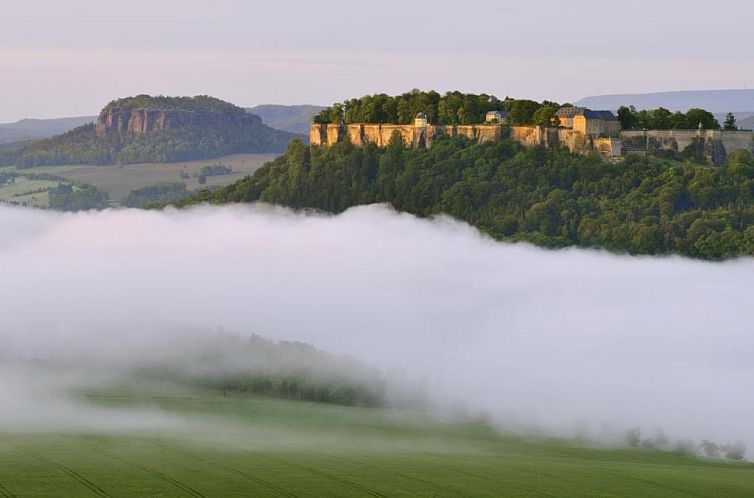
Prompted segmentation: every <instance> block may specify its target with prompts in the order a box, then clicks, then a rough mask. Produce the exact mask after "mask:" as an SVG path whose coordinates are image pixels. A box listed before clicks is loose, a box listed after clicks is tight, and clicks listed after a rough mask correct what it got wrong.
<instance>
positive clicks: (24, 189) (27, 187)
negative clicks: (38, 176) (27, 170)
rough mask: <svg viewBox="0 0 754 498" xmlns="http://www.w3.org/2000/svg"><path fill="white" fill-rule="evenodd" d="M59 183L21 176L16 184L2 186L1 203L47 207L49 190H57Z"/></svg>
mask: <svg viewBox="0 0 754 498" xmlns="http://www.w3.org/2000/svg"><path fill="white" fill-rule="evenodd" d="M59 183H60V182H55V181H48V180H30V179H28V178H25V177H22V176H19V177H17V178H16V179H15V183H13V184H9V185H3V186H0V202H6V203H13V204H19V205H24V204H25V205H27V206H33V207H47V206H48V204H49V200H50V197H49V194H48V192H47V189H50V188H55V187H57V186H58V184H59Z"/></svg>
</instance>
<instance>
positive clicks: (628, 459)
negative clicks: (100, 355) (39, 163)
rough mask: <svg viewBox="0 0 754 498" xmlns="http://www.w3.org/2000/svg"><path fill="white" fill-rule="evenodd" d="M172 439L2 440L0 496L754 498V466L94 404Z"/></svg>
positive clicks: (361, 415) (408, 420) (283, 409)
mask: <svg viewBox="0 0 754 498" xmlns="http://www.w3.org/2000/svg"><path fill="white" fill-rule="evenodd" d="M88 401H90V402H93V403H95V404H96V406H99V407H108V408H110V409H116V408H117V409H129V408H130V409H132V408H135V407H149V408H151V409H152V410H154V409H159V410H160V413H163V414H172V415H175V416H180V417H183V418H184V419H185V421H186V423H187V424H188V425H187V426H184V427H182V428H179V427H177V428H176V429H175V430H169V431H168V430H161V431H159V432H156V431H153V432H142V433H141V434H140V435H135V434H128V435H127V434H126V433H118V432H117V430H116V431H115V432H112V433H109V434H106V433H99V434H88V435H84V434H77V433H75V432H70V431H65V432H63V431H56V432H54V433H52V432H51V433H47V434H45V433H36V434H33V435H32V434H19V433H9V432H3V433H0V496H5V497H9V496H17V497H23V496H194V497H202V496H204V497H210V496H212V497H215V496H217V497H233V496H239V497H240V496H289V497H293V496H302V497H304V496H310V497H319V496H347V497H357V496H376V497H385V496H427V497H430V496H448V497H457V496H459V497H462V496H517V497H535V496H573V497H588V496H595V497H596V496H614V497H618V496H620V497H646V496H661V497H681V496H695V497H699V496H719V497H736V496H741V497H744V496H749V497H750V496H754V466H753V465H750V464H734V463H725V462H717V461H704V460H700V459H696V458H693V457H688V456H682V455H676V454H670V453H661V452H654V451H649V450H638V449H636V450H628V449H622V450H618V449H612V450H610V449H600V448H586V447H578V446H575V445H571V444H568V443H567V442H564V441H557V440H550V439H522V438H519V437H514V436H506V435H503V434H500V433H498V432H497V431H495V430H493V429H492V428H490V427H488V426H486V425H484V424H481V423H460V422H451V421H448V420H438V419H430V418H428V417H425V416H422V415H418V414H409V413H401V412H391V411H387V410H378V409H363V408H347V407H337V406H330V405H316V404H311V403H303V402H291V401H278V400H269V399H260V398H251V397H241V396H228V397H225V396H222V395H221V394H220V393H206V392H204V393H196V392H186V391H184V392H176V391H174V390H171V391H170V392H169V395H165V393H164V392H163V393H159V392H152V393H151V394H148V393H145V392H142V393H134V392H132V393H126V392H121V393H120V394H118V395H96V396H89V397H88Z"/></svg>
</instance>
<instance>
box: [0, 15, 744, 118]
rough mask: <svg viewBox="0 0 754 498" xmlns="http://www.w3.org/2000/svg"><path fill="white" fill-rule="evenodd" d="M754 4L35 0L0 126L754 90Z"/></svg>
mask: <svg viewBox="0 0 754 498" xmlns="http://www.w3.org/2000/svg"><path fill="white" fill-rule="evenodd" d="M752 24H754V3H752V2H751V1H750V0H717V1H715V2H709V1H701V0H683V1H681V0H660V1H658V0H634V1H631V2H625V3H622V4H620V3H610V2H607V3H606V2H604V0H571V1H568V2H565V1H562V0H541V1H539V2H536V3H532V2H506V1H501V0H476V1H475V2H467V3H463V2H460V3H459V2H455V1H454V2H449V1H446V0H434V1H432V2H426V1H414V2H407V1H405V0H379V1H377V0H307V1H299V0H293V1H277V2H249V1H246V0H215V1H213V2H206V1H204V0H181V1H178V0H149V1H147V0H132V1H130V2H127V3H117V2H115V3H114V2H103V1H101V0H98V1H95V0H69V1H66V2H59V1H53V0H26V1H23V2H4V3H3V5H2V7H0V122H7V121H13V120H16V119H19V118H23V117H59V116H66V115H88V114H95V113H97V112H98V111H99V109H100V108H101V107H102V106H103V105H104V104H105V103H106V102H107V101H109V100H111V99H113V98H115V97H120V96H125V95H130V94H137V93H152V94H156V93H162V94H168V95H177V94H181V95H187V94H211V95H215V96H218V97H221V98H225V99H227V100H230V101H232V102H234V103H237V104H239V105H255V104H261V103H285V104H293V103H312V104H329V103H332V102H333V101H336V100H342V99H344V98H349V97H353V96H360V95H363V94H366V93H373V92H377V91H384V92H388V93H398V92H402V91H405V90H408V89H411V88H413V87H418V88H422V89H430V88H434V89H437V90H440V91H443V90H449V89H461V90H466V91H475V92H482V91H484V92H487V93H493V94H495V95H498V96H501V97H503V96H505V95H511V96H515V97H533V98H537V99H542V98H552V99H559V100H575V99H578V98H580V97H583V96H587V95H591V94H603V93H623V92H644V91H656V90H674V89H708V88H742V87H743V86H744V85H749V86H751V85H754V50H752V48H751V47H752V42H754V35H752V34H751V33H752V31H751V26H752Z"/></svg>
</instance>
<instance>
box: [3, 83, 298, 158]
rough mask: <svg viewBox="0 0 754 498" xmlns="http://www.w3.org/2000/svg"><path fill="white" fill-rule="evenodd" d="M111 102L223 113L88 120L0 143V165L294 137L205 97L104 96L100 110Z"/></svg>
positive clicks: (218, 148)
mask: <svg viewBox="0 0 754 498" xmlns="http://www.w3.org/2000/svg"><path fill="white" fill-rule="evenodd" d="M115 107H132V108H142V107H148V108H155V109H161V110H162V109H164V110H176V109H177V110H184V111H191V112H215V113H226V114H228V115H229V119H227V120H223V121H221V122H220V123H218V124H213V125H211V126H197V125H192V126H180V127H175V128H171V129H168V130H164V131H150V132H149V133H144V134H133V133H126V132H118V131H109V132H107V133H97V132H96V130H95V125H94V124H87V125H84V126H80V127H78V128H75V129H73V130H71V131H69V132H67V133H64V134H62V135H57V136H55V137H51V138H47V139H43V140H36V141H33V142H29V143H26V144H22V145H20V146H15V147H0V166H10V165H15V166H17V167H19V168H30V167H34V166H47V165H57V164H131V163H150V162H157V163H166V162H177V161H191V160H198V159H211V158H215V157H220V156H224V155H228V154H237V153H244V152H259V153H269V152H283V151H284V150H285V148H286V146H287V144H288V142H289V141H290V140H291V139H292V138H294V137H296V135H294V134H292V133H288V132H284V131H280V130H275V129H273V128H270V127H268V126H266V125H264V124H262V122H261V119H259V118H258V117H256V116H254V118H256V119H246V120H239V119H232V117H233V116H238V115H245V116H252V115H247V114H246V111H245V110H244V109H242V108H240V107H236V106H234V105H232V104H230V103H228V102H223V101H221V100H218V99H214V98H211V97H149V96H146V95H140V96H137V97H129V98H126V99H120V100H116V101H113V102H110V103H109V104H108V105H107V107H105V109H103V111H102V112H103V113H105V112H107V111H108V110H109V109H110V108H115Z"/></svg>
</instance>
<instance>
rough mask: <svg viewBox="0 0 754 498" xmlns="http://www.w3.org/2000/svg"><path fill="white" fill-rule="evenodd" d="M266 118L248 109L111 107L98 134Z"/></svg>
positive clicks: (254, 121)
mask: <svg viewBox="0 0 754 498" xmlns="http://www.w3.org/2000/svg"><path fill="white" fill-rule="evenodd" d="M261 124H262V119H261V118H260V117H259V116H256V115H254V114H249V113H246V112H217V111H193V110H183V109H148V108H136V109H134V108H130V107H107V108H105V109H103V111H102V112H101V113H100V115H99V117H98V118H97V124H96V126H95V129H96V132H97V134H104V133H110V132H120V133H131V134H134V135H142V134H144V133H149V132H153V131H165V130H170V129H175V128H183V127H189V126H191V127H200V128H209V127H213V126H219V125H261Z"/></svg>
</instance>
